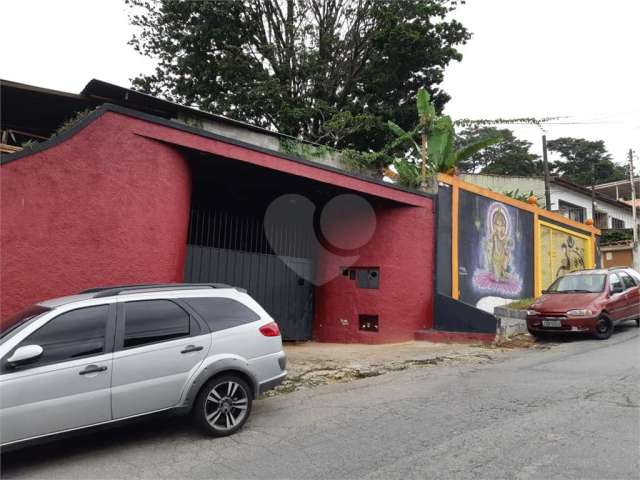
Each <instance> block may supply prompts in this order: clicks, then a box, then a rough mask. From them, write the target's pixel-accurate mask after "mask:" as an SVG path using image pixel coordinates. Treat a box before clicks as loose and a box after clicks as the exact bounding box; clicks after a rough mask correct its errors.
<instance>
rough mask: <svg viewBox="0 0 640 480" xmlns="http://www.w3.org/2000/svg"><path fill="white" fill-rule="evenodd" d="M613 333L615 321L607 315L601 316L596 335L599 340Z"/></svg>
mask: <svg viewBox="0 0 640 480" xmlns="http://www.w3.org/2000/svg"><path fill="white" fill-rule="evenodd" d="M612 333H613V323H612V322H611V320H609V319H608V318H607V317H604V316H603V317H600V318H599V319H598V323H597V324H596V331H595V337H596V338H597V339H598V340H606V339H607V338H609V337H610V336H611V334H612Z"/></svg>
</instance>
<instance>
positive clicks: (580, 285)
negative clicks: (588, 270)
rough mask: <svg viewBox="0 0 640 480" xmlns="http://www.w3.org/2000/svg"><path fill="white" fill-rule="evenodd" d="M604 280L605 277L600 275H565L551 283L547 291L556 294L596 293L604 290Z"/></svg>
mask: <svg viewBox="0 0 640 480" xmlns="http://www.w3.org/2000/svg"><path fill="white" fill-rule="evenodd" d="M606 278H607V277H606V275H603V274H601V273H600V274H580V275H566V276H564V277H560V278H558V279H557V280H556V281H555V282H553V284H552V285H551V286H550V287H549V288H548V289H547V291H548V292H557V293H597V292H601V291H602V290H603V289H604V282H605V280H606Z"/></svg>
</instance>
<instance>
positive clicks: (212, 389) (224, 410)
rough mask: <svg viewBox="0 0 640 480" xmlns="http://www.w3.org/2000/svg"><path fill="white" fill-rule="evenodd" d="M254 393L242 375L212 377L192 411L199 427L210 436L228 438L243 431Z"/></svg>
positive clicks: (203, 388) (201, 391)
mask: <svg viewBox="0 0 640 480" xmlns="http://www.w3.org/2000/svg"><path fill="white" fill-rule="evenodd" d="M252 396H253V395H252V391H251V387H249V385H248V384H247V382H246V381H245V380H244V379H243V378H242V377H240V376H239V375H234V374H225V375H220V376H217V377H214V378H212V379H211V380H209V381H208V382H207V383H206V384H205V385H204V386H203V387H202V389H201V390H200V393H199V394H198V398H197V399H196V403H195V405H194V409H193V416H194V420H195V422H196V424H197V426H198V427H199V428H200V430H202V431H203V432H204V433H206V434H207V435H210V436H213V437H226V436H227V435H232V434H234V433H236V432H237V431H238V430H240V429H241V428H242V426H243V425H244V424H245V422H246V421H247V419H248V418H249V415H250V414H251V406H252V403H253V402H252Z"/></svg>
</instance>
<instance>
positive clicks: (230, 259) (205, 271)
mask: <svg viewBox="0 0 640 480" xmlns="http://www.w3.org/2000/svg"><path fill="white" fill-rule="evenodd" d="M270 228H274V229H276V231H272V232H270V234H269V235H268V238H269V239H271V242H269V241H267V235H265V232H264V225H263V222H262V220H261V219H260V218H259V217H253V216H249V215H246V214H239V213H234V212H228V211H227V212H225V211H215V210H214V211H212V210H195V209H194V210H192V211H191V219H190V222H189V237H188V242H187V258H186V261H185V275H184V276H185V281H186V282H220V283H227V284H229V285H233V286H236V287H241V288H244V289H246V290H247V291H248V293H249V294H250V295H251V296H252V297H253V298H255V299H256V301H257V302H258V303H260V305H262V307H263V308H264V309H265V310H266V311H267V312H269V314H270V315H271V316H272V317H273V318H274V319H275V320H276V321H277V322H278V325H279V326H280V329H281V330H282V335H283V338H285V339H286V340H309V339H311V335H312V327H313V285H312V284H310V283H309V282H308V281H307V280H306V279H311V278H313V268H314V262H313V259H312V258H313V252H312V251H310V250H309V245H311V243H310V242H307V241H306V238H305V235H304V234H303V233H302V232H297V231H295V227H291V226H278V227H273V226H272V227H270ZM274 241H275V242H277V243H278V245H273V242H274ZM275 251H277V252H278V253H279V255H276V254H275ZM283 254H284V255H283ZM285 261H286V263H289V264H290V265H292V266H293V267H294V268H295V271H293V270H292V269H291V268H289V267H288V266H287V265H286V264H285ZM296 272H298V273H299V274H300V275H299V274H298V273H296Z"/></svg>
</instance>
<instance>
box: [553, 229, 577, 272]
mask: <svg viewBox="0 0 640 480" xmlns="http://www.w3.org/2000/svg"><path fill="white" fill-rule="evenodd" d="M560 248H561V249H562V259H561V260H560V267H558V270H557V271H556V278H558V277H560V276H562V275H566V274H567V273H569V272H573V271H575V270H584V250H583V249H582V248H579V247H578V246H577V245H576V242H575V240H574V239H573V237H572V236H571V235H567V239H566V240H565V241H564V242H563V243H562V246H561V247H560Z"/></svg>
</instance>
